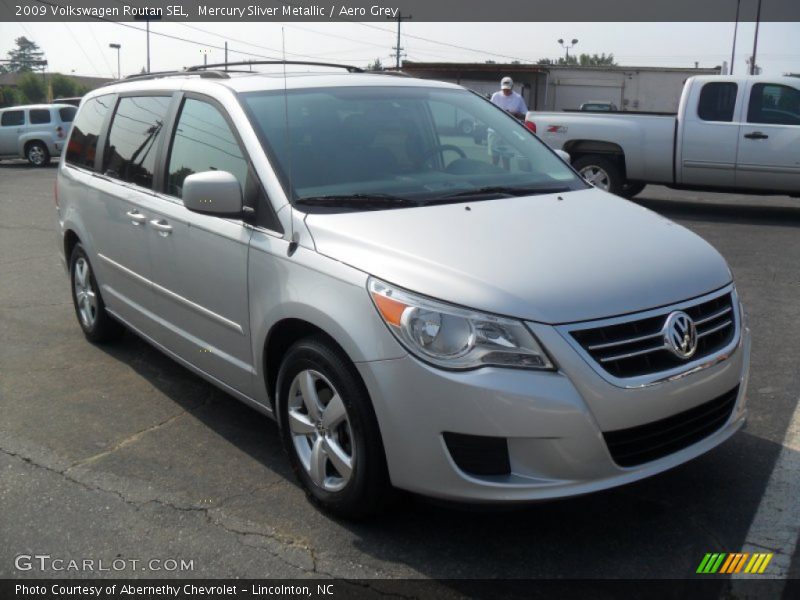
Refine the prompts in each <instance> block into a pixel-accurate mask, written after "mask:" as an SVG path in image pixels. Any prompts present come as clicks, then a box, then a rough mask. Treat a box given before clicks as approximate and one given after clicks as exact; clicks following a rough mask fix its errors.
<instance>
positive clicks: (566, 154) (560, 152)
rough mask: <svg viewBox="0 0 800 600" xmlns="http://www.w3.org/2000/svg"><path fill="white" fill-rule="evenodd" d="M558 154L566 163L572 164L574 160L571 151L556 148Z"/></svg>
mask: <svg viewBox="0 0 800 600" xmlns="http://www.w3.org/2000/svg"><path fill="white" fill-rule="evenodd" d="M554 152H555V153H556V154H558V156H559V157H560V158H561V160H563V161H564V162H565V163H567V164H570V162H571V161H572V157H571V156H570V155H569V152H564V151H563V150H554Z"/></svg>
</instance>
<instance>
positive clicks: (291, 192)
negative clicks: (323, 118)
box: [281, 27, 297, 256]
mask: <svg viewBox="0 0 800 600" xmlns="http://www.w3.org/2000/svg"><path fill="white" fill-rule="evenodd" d="M281 51H282V53H283V116H284V120H285V125H286V150H287V154H286V156H287V163H288V165H287V166H288V169H289V249H288V252H287V254H288V255H289V256H291V255H292V254H294V253H295V250H297V237H296V236H295V232H294V205H293V204H292V198H293V197H294V184H293V183H292V138H291V137H290V136H289V93H288V91H287V89H286V88H287V86H286V33H285V31H284V28H283V27H281Z"/></svg>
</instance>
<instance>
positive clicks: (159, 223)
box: [150, 219, 172, 237]
mask: <svg viewBox="0 0 800 600" xmlns="http://www.w3.org/2000/svg"><path fill="white" fill-rule="evenodd" d="M150 225H152V226H153V229H155V230H157V231H158V235H160V236H161V237H167V236H168V235H169V234H170V233H172V225H170V224H169V223H167V222H166V221H165V220H164V219H153V220H152V221H150Z"/></svg>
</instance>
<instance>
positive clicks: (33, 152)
mask: <svg viewBox="0 0 800 600" xmlns="http://www.w3.org/2000/svg"><path fill="white" fill-rule="evenodd" d="M45 159H46V156H45V153H44V148H42V147H41V146H38V145H35V146H31V147H30V149H29V150H28V160H30V161H31V162H32V163H33V164H34V165H36V166H39V165H41V164H43V163H44V161H45Z"/></svg>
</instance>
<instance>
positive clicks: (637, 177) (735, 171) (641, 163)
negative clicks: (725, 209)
mask: <svg viewBox="0 0 800 600" xmlns="http://www.w3.org/2000/svg"><path fill="white" fill-rule="evenodd" d="M526 122H527V123H528V124H529V126H531V127H532V128H534V129H535V130H536V131H537V133H538V135H539V136H541V138H542V140H543V141H544V142H545V143H547V144H548V145H549V146H551V147H553V148H559V149H562V150H566V151H567V152H569V154H570V155H571V156H572V160H573V163H572V164H573V166H574V167H575V168H576V169H577V170H578V171H579V172H580V173H581V174H582V175H583V176H584V177H586V178H587V179H588V180H589V181H591V182H592V183H593V184H594V185H596V186H598V187H600V188H601V189H604V190H607V191H610V192H612V193H615V194H622V195H625V196H627V197H631V196H634V195H635V194H637V193H639V192H640V191H641V190H642V189H643V188H644V186H645V184H647V183H658V184H662V185H667V186H669V187H673V188H676V189H700V190H717V191H736V192H744V193H750V194H791V195H798V194H800V79H797V78H796V77H769V78H768V77H733V76H720V75H710V76H703V77H690V78H689V79H688V80H687V81H686V84H685V85H684V88H683V94H682V96H681V100H680V106H679V109H678V113H677V115H669V114H663V113H662V114H647V113H635V112H622V113H609V114H606V115H593V114H583V113H579V112H570V113H563V112H560V113H559V112H534V111H531V112H528V114H527V116H526Z"/></svg>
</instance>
